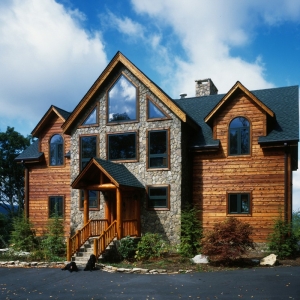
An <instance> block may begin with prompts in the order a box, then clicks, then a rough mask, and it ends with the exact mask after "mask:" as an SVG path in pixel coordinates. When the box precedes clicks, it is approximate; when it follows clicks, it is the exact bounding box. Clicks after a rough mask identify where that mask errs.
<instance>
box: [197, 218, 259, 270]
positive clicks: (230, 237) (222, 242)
mask: <svg viewBox="0 0 300 300" xmlns="http://www.w3.org/2000/svg"><path fill="white" fill-rule="evenodd" d="M251 234H252V227H251V226H250V224H248V223H244V222H242V221H240V220H239V219H236V218H233V217H232V218H228V219H226V220H225V221H223V222H220V223H217V224H215V226H214V228H213V230H212V231H209V232H207V233H206V234H205V236H204V238H203V240H202V254H204V255H207V256H209V260H210V261H212V262H219V263H223V264H229V263H232V262H233V261H234V260H237V259H239V258H241V256H242V255H243V254H244V253H246V252H247V250H248V249H249V248H252V249H254V243H253V240H252V239H251V238H250V235H251Z"/></svg>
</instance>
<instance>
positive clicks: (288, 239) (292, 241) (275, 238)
mask: <svg viewBox="0 0 300 300" xmlns="http://www.w3.org/2000/svg"><path fill="white" fill-rule="evenodd" d="M268 248H269V250H270V251H272V252H275V254H276V255H278V257H279V258H286V257H289V256H292V255H293V254H295V253H296V251H297V248H298V247H297V238H296V236H295V234H294V233H293V231H292V227H291V224H290V223H288V222H286V221H284V220H283V218H281V217H279V218H278V219H276V220H275V222H274V227H273V232H272V233H271V234H270V235H269V236H268Z"/></svg>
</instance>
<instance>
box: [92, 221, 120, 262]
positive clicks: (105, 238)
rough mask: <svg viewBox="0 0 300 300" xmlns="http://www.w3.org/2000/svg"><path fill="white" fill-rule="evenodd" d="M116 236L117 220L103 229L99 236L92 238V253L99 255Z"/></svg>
mask: <svg viewBox="0 0 300 300" xmlns="http://www.w3.org/2000/svg"><path fill="white" fill-rule="evenodd" d="M116 236H117V221H116V220H115V221H113V222H112V223H111V224H110V226H109V227H108V228H107V229H106V230H104V231H103V233H102V234H101V235H100V236H99V238H96V239H94V254H95V256H96V257H99V256H100V255H101V254H102V253H103V252H104V251H105V249H106V247H107V246H108V245H109V244H110V243H111V242H112V241H113V239H114V238H115V237H116Z"/></svg>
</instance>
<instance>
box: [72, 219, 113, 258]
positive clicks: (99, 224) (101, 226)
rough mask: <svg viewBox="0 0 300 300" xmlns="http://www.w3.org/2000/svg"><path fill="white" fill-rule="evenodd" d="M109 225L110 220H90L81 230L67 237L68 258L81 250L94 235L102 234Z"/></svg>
mask: <svg viewBox="0 0 300 300" xmlns="http://www.w3.org/2000/svg"><path fill="white" fill-rule="evenodd" d="M107 227H108V220H89V221H88V223H87V224H86V225H85V226H83V227H82V228H81V229H80V230H77V231H76V233H75V234H74V235H73V236H72V237H71V238H68V239H67V260H68V261H70V260H71V257H72V255H74V254H75V253H76V252H77V251H79V249H80V247H81V246H82V245H83V244H84V243H85V242H86V241H87V240H88V239H89V238H90V237H92V236H97V235H100V234H101V233H102V232H103V231H104V230H105V229H106V228H107Z"/></svg>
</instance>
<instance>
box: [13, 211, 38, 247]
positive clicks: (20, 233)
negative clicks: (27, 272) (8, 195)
mask: <svg viewBox="0 0 300 300" xmlns="http://www.w3.org/2000/svg"><path fill="white" fill-rule="evenodd" d="M10 243H11V247H12V248H13V249H14V250H16V251H33V250H35V249H36V248H37V246H38V243H37V239H36V237H35V231H34V230H33V228H32V224H31V223H30V222H29V220H28V218H25V217H24V216H23V215H21V216H18V217H15V218H14V219H13V230H12V232H11V239H10Z"/></svg>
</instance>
